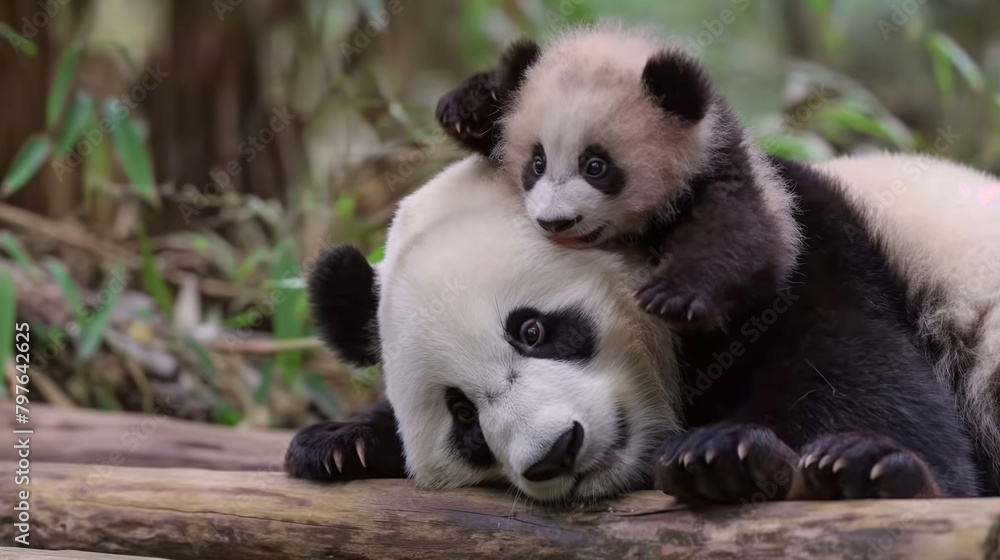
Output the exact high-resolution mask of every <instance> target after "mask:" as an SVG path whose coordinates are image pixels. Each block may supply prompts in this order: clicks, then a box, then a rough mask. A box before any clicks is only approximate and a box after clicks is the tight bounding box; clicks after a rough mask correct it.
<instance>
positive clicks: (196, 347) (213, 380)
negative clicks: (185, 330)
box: [183, 336, 219, 387]
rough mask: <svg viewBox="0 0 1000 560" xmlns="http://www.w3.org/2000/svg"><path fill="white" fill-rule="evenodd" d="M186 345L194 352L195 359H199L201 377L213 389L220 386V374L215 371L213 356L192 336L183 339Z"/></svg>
mask: <svg viewBox="0 0 1000 560" xmlns="http://www.w3.org/2000/svg"><path fill="white" fill-rule="evenodd" d="M183 340H184V344H186V345H187V347H188V348H190V349H191V350H192V351H193V352H194V355H195V357H197V358H198V365H199V366H200V367H199V368H198V373H199V374H200V375H201V377H202V379H204V380H205V381H206V382H207V383H208V384H209V385H210V386H211V387H216V386H218V379H219V372H218V370H216V369H215V363H214V362H213V361H212V356H211V355H209V353H208V350H206V349H205V347H204V346H202V345H201V343H200V342H198V341H197V340H195V338H194V337H192V336H185V337H184V338H183Z"/></svg>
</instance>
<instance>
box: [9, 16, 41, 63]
mask: <svg viewBox="0 0 1000 560" xmlns="http://www.w3.org/2000/svg"><path fill="white" fill-rule="evenodd" d="M0 35H3V36H4V37H6V38H7V40H8V41H10V46H12V47H14V52H16V53H20V52H24V54H26V55H28V56H35V55H36V54H38V45H36V44H35V43H33V42H31V41H29V40H28V39H26V38H24V36H23V35H21V34H20V33H18V32H17V31H14V29H13V28H12V27H11V26H9V25H7V24H6V23H4V22H2V21H0Z"/></svg>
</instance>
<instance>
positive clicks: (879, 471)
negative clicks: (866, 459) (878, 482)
mask: <svg viewBox="0 0 1000 560" xmlns="http://www.w3.org/2000/svg"><path fill="white" fill-rule="evenodd" d="M883 474H885V466H884V465H882V462H881V461H879V462H878V463H875V466H874V467H872V473H871V475H870V476H871V479H872V480H875V479H877V478H878V477H880V476H882V475H883Z"/></svg>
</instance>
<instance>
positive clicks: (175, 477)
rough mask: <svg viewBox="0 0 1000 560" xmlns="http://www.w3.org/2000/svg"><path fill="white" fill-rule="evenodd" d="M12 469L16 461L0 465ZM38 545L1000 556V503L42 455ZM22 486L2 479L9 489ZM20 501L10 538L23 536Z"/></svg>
mask: <svg viewBox="0 0 1000 560" xmlns="http://www.w3.org/2000/svg"><path fill="white" fill-rule="evenodd" d="M0 469H2V470H3V472H12V471H13V465H11V464H3V465H0ZM31 476H32V479H31V510H30V511H31V539H32V540H31V542H32V546H38V547H41V548H47V549H76V550H88V551H97V552H107V553H123V554H125V553H127V554H135V555H140V556H142V555H153V556H162V557H166V558H171V559H177V560H187V559H192V560H193V559H196V558H201V559H204V558H213V559H216V560H237V559H238V560H254V559H270V558H288V559H306V558H379V559H386V558H407V559H413V558H569V557H574V558H636V559H638V558H681V557H683V558H729V559H732V558H744V559H758V558H760V559H763V558H792V559H796V558H803V559H805V558H808V559H825V558H845V557H849V558H913V559H923V558H926V559H928V560H947V559H957V558H976V559H988V560H998V559H1000V499H996V498H974V499H956V500H873V501H855V502H777V503H771V504H760V505H746V506H743V507H717V508H710V509H706V510H700V511H692V510H690V509H687V508H683V507H680V506H678V505H677V504H675V503H674V502H673V500H672V499H671V498H669V497H667V496H665V495H663V494H661V493H658V492H655V491H647V492H638V493H635V494H631V495H629V496H627V497H626V498H624V499H623V500H620V501H617V502H614V503H613V504H610V505H609V504H604V505H597V506H593V507H588V508H584V509H577V510H573V511H562V512H559V511H550V510H546V509H545V508H542V507H539V506H537V505H534V506H533V505H530V504H526V503H525V502H524V501H523V500H516V499H512V496H511V495H510V494H509V493H504V492H502V491H498V490H489V489H483V488H470V489H462V490H456V491H449V492H434V491H426V490H417V489H415V488H414V487H413V486H412V485H411V484H410V483H409V482H408V481H405V480H395V481H394V480H380V481H357V482H349V483H340V484H317V483H309V482H303V481H300V480H291V479H289V478H287V477H286V476H285V475H283V474H277V473H246V472H220V471H206V470H194V469H137V468H124V467H117V468H115V469H113V470H111V471H109V472H106V473H96V472H95V471H94V469H93V468H92V467H88V466H81V465H35V464H33V465H32V468H31ZM13 491H14V487H13V477H12V476H3V477H0V495H3V496H10V495H12V494H11V493H12V492H13ZM10 511H11V510H10V508H6V510H5V511H4V510H0V515H3V516H6V517H7V519H0V537H2V538H3V539H4V541H5V542H11V541H10V539H11V538H12V536H13V535H12V532H13V530H14V529H13V526H12V524H11V520H10Z"/></svg>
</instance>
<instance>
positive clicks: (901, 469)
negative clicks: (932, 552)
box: [789, 432, 942, 500]
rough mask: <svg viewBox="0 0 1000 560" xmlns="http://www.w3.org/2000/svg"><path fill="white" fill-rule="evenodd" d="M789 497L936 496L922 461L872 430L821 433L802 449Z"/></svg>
mask: <svg viewBox="0 0 1000 560" xmlns="http://www.w3.org/2000/svg"><path fill="white" fill-rule="evenodd" d="M801 456H802V458H801V459H800V460H799V464H798V473H797V476H796V484H795V488H794V489H793V491H792V492H791V495H790V496H789V499H796V500H853V499H864V498H918V497H920V498H932V497H939V496H941V495H942V493H941V490H940V489H939V487H938V485H937V483H936V482H935V481H934V477H933V475H931V472H930V469H929V468H928V466H927V463H925V462H924V460H923V459H921V458H920V457H919V456H917V454H916V453H914V452H912V451H910V450H908V449H905V448H903V447H901V446H899V445H897V444H896V443H895V442H893V441H892V440H891V439H889V438H887V437H884V436H880V435H877V434H866V433H861V432H849V433H843V434H834V435H828V436H823V437H822V438H820V439H818V440H816V441H815V442H813V443H810V444H809V445H806V446H805V447H804V448H803V449H802V453H801Z"/></svg>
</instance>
